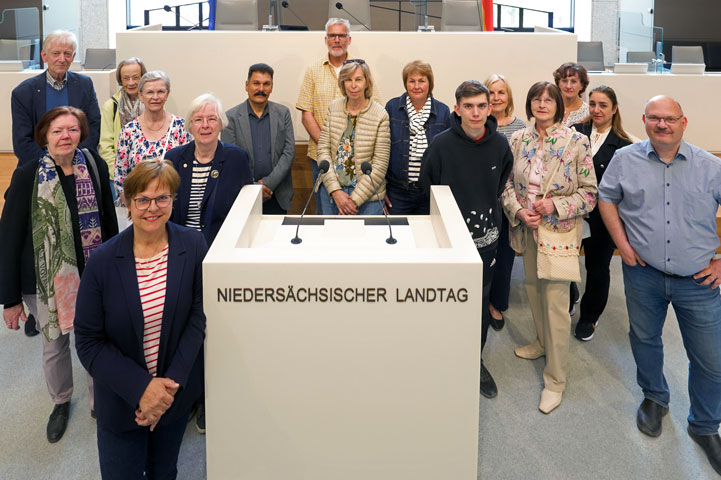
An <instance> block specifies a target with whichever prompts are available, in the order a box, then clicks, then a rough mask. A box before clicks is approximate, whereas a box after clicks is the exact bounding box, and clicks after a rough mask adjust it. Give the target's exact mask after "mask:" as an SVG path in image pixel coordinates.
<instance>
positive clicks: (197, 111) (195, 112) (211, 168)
mask: <svg viewBox="0 0 721 480" xmlns="http://www.w3.org/2000/svg"><path fill="white" fill-rule="evenodd" d="M186 118H188V122H189V128H190V133H191V134H192V135H193V138H194V140H193V141H192V142H190V143H187V144H185V145H183V146H181V147H178V148H174V149H173V150H171V151H169V152H168V154H167V155H166V157H165V158H167V159H168V160H170V161H171V162H172V163H173V166H174V167H175V169H176V170H177V171H178V173H179V174H180V188H179V189H178V195H177V198H176V199H175V203H174V204H173V217H172V221H173V222H175V223H178V224H180V225H185V226H186V227H190V228H193V229H195V230H198V231H201V232H203V235H205V240H206V241H207V242H208V245H210V244H212V243H213V240H214V239H215V236H216V235H217V234H218V231H219V230H220V226H221V225H222V224H223V221H225V217H226V216H227V215H228V212H229V211H230V208H231V207H232V206H233V202H235V198H236V197H237V196H238V193H239V192H240V189H241V188H243V186H244V185H248V184H251V183H253V175H252V174H251V172H250V160H249V158H248V153H247V152H246V151H245V150H244V149H243V148H241V147H238V146H237V145H232V144H229V143H224V142H221V141H220V140H218V136H219V135H220V132H221V131H222V130H223V128H225V126H226V125H227V124H228V117H226V115H225V112H224V111H223V106H222V105H221V103H220V100H218V99H217V98H216V97H214V96H213V95H211V94H204V95H200V96H199V97H197V98H196V99H194V100H193V102H192V104H191V106H190V112H188V116H187V117H186Z"/></svg>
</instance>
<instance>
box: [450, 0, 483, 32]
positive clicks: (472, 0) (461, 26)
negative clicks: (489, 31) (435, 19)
mask: <svg viewBox="0 0 721 480" xmlns="http://www.w3.org/2000/svg"><path fill="white" fill-rule="evenodd" d="M480 5H481V2H480V0H478V1H477V0H443V11H442V13H441V30H443V31H446V32H463V31H467V32H478V31H480V30H482V28H481V18H482V17H481V15H482V13H481V10H480V9H481V6H480Z"/></svg>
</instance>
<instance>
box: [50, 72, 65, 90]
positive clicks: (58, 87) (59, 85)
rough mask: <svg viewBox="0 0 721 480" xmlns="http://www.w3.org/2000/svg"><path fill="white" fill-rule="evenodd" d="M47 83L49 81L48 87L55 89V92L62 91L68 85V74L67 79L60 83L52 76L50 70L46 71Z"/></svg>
mask: <svg viewBox="0 0 721 480" xmlns="http://www.w3.org/2000/svg"><path fill="white" fill-rule="evenodd" d="M45 81H47V82H48V85H50V86H51V87H53V88H54V89H55V90H57V91H60V90H62V89H63V88H65V85H67V83H68V72H65V77H63V81H62V82H58V81H57V80H55V79H54V78H53V77H52V75H50V72H49V71H48V70H45Z"/></svg>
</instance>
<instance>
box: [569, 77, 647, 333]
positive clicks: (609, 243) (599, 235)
mask: <svg viewBox="0 0 721 480" xmlns="http://www.w3.org/2000/svg"><path fill="white" fill-rule="evenodd" d="M588 107H589V110H590V112H591V118H590V120H589V121H587V122H584V123H578V124H576V125H574V126H573V128H574V129H576V130H577V131H578V132H581V133H582V134H584V135H586V136H587V137H588V138H589V140H590V141H591V152H592V153H593V168H594V170H595V171H596V180H597V181H598V183H601V178H602V177H603V172H604V171H606V168H607V167H608V164H609V163H610V162H611V158H613V154H614V153H616V150H618V149H619V148H622V147H625V146H626V145H630V144H631V143H633V140H632V139H631V137H630V136H629V134H628V133H626V131H625V130H624V129H623V126H622V125H621V112H620V111H619V109H618V100H617V99H616V92H615V91H614V90H613V89H612V88H611V87H607V86H605V85H601V86H598V87H596V88H594V89H593V90H591V93H590V94H589V96H588ZM586 221H587V222H588V224H589V226H590V227H591V236H590V237H588V238H584V239H583V251H584V253H585V256H584V260H585V263H586V290H585V292H584V294H583V298H582V299H581V316H580V318H579V319H578V323H577V324H576V329H575V331H574V335H575V336H576V338H577V339H579V340H581V341H583V342H587V341H589V340H591V339H592V338H593V335H594V334H595V332H596V326H597V325H598V319H599V317H600V316H601V314H602V313H603V310H604V309H605V308H606V302H607V301H608V288H609V285H610V283H611V271H610V269H609V266H610V265H611V258H612V257H613V251H614V249H615V248H616V246H615V245H614V244H613V239H612V238H611V235H610V234H609V233H608V230H606V226H605V225H604V224H603V220H602V219H601V213H600V212H599V211H598V210H597V209H594V210H592V211H591V213H590V214H589V215H588V218H587V219H586Z"/></svg>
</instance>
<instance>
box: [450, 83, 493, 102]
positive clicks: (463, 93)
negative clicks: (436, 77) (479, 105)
mask: <svg viewBox="0 0 721 480" xmlns="http://www.w3.org/2000/svg"><path fill="white" fill-rule="evenodd" d="M476 95H485V96H486V100H487V101H488V102H489V103H490V101H491V93H490V92H489V91H488V87H486V86H485V85H483V84H482V83H481V82H479V81H478V80H466V81H465V82H463V83H461V84H460V85H458V88H456V104H457V105H460V104H461V99H462V98H467V97H475V96H476Z"/></svg>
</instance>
